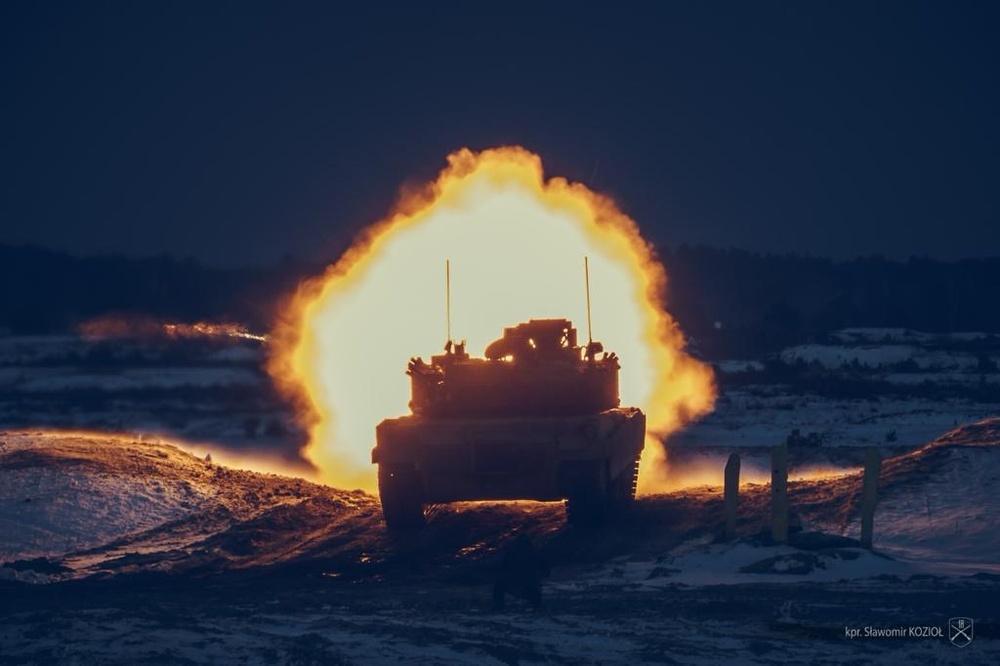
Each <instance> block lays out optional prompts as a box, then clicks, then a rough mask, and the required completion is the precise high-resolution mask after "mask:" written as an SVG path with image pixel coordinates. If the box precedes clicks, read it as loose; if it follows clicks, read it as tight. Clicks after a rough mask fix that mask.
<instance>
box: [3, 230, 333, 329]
mask: <svg viewBox="0 0 1000 666" xmlns="http://www.w3.org/2000/svg"><path fill="white" fill-rule="evenodd" d="M319 270H321V267H320V266H316V265H311V266H310V265H306V264H303V263H300V262H296V261H292V260H289V261H286V262H284V263H282V264H281V265H279V266H274V267H270V268H266V269H262V268H249V269H232V270H222V269H213V268H207V267H205V266H203V265H201V264H200V263H199V262H198V261H196V260H194V259H176V258H173V257H169V256H160V257H155V258H147V259H130V258H126V257H122V256H107V257H75V256H72V255H69V254H64V253H61V252H53V251H51V250H45V249H41V248H37V247H12V246H9V245H0V330H6V331H7V332H10V333H14V334H29V333H62V332H68V331H72V330H75V329H76V327H77V326H78V325H80V324H82V323H84V322H86V321H88V320H90V319H93V318H95V317H102V316H105V315H109V314H110V315H142V316H150V317H155V318H162V319H164V320H171V321H182V322H189V321H200V320H209V321H230V322H234V323H241V324H244V325H246V326H247V327H248V328H250V329H251V330H258V331H259V330H266V329H267V328H269V327H270V325H271V323H272V322H273V320H274V314H275V312H274V309H275V307H276V305H277V304H278V303H279V301H280V298H281V296H282V295H283V294H286V293H290V292H291V291H292V290H293V289H294V288H295V285H296V284H297V283H298V281H299V279H300V278H302V277H303V276H304V275H308V274H312V273H314V272H316V271H319Z"/></svg>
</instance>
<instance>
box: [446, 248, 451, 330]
mask: <svg viewBox="0 0 1000 666" xmlns="http://www.w3.org/2000/svg"><path fill="white" fill-rule="evenodd" d="M444 318H445V331H446V332H447V335H448V339H447V341H448V345H449V346H450V345H451V259H445V260H444Z"/></svg>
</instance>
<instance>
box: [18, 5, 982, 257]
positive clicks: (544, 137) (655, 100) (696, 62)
mask: <svg viewBox="0 0 1000 666" xmlns="http://www.w3.org/2000/svg"><path fill="white" fill-rule="evenodd" d="M997 18H998V9H997V8H996V6H995V5H993V4H986V3H965V4H962V5H959V6H953V5H947V6H945V5H940V4H935V3H899V4H896V3H884V4H879V5H877V6H862V5H846V6H845V5H837V6H818V5H816V6H789V5H784V4H771V3H766V4H763V5H754V6H752V7H750V6H745V5H732V6H723V5H705V4H691V5H681V4H671V5H669V6H664V7H658V8H655V9H654V10H649V11H642V12H638V11H633V10H630V9H628V8H615V9H604V10H602V11H601V12H592V11H587V10H585V9H579V8H570V7H565V8H564V7H561V6H558V5H546V6H544V7H540V8H535V9H533V10H532V11H531V12H522V13H514V12H498V11H494V10H489V9H485V8H469V7H448V6H446V5H435V6H433V7H426V8H412V7H391V6H386V5H383V6H380V7H375V8H363V9H362V8H353V9H350V10H340V9H337V8H334V7H332V6H330V5H326V4H321V3H315V4H314V3H303V4H296V5H294V6H292V7H289V6H277V5H273V4H269V3H239V4H227V3H212V4H211V5H203V4H195V3H190V4H188V3H177V4H171V5H169V6H167V5H155V6H153V5H131V6H126V5H114V4H92V3H88V4H85V5H79V4H74V3H65V4H59V3H48V4H45V5H27V4H17V5H6V6H4V7H3V8H2V9H0V34H2V36H3V39H2V44H0V54H2V58H3V61H4V63H5V65H6V67H5V71H6V75H7V76H6V77H5V79H6V81H5V82H6V93H7V95H6V97H7V100H8V104H7V108H6V109H5V111H6V114H5V115H6V120H7V131H6V132H5V133H4V135H3V139H2V141H3V144H2V146H0V148H2V150H3V152H4V154H5V157H6V159H5V160H4V161H3V162H2V164H3V173H2V174H0V175H2V178H3V182H4V196H3V197H2V199H0V218H2V219H3V220H4V227H3V231H2V233H0V242H2V243H8V244H21V243H30V244H37V245H42V246H44V247H50V248H53V249H58V250H64V251H68V252H71V253H74V254H83V255H103V254H111V253H117V254H122V255H124V256H127V257H135V256H156V255H159V254H161V253H166V254H170V255H174V256H179V257H184V256H193V257H195V258H197V259H198V260H199V261H202V262H204V263H206V264H208V265H218V266H228V267H232V266H241V265H269V264H273V263H274V262H275V261H277V260H279V259H280V258H281V257H282V256H283V255H285V254H291V255H295V256H299V257H302V258H304V259H308V260H319V259H321V258H322V259H324V260H325V258H326V257H328V256H329V255H330V254H331V253H332V252H333V251H335V249H337V248H340V247H343V246H344V244H345V243H346V242H347V240H349V239H350V238H351V237H352V236H353V235H354V234H355V233H356V232H358V231H359V230H360V229H362V228H363V227H364V226H366V225H367V224H370V223H372V222H375V221H377V220H379V219H380V218H382V217H383V216H384V214H385V213H386V212H387V211H389V210H390V209H391V207H392V204H393V202H394V201H395V199H396V196H397V193H398V191H399V189H400V187H401V186H403V185H405V184H407V183H413V182H424V181H427V180H429V179H431V178H433V177H434V176H435V175H436V174H437V172H438V171H439V170H440V169H441V168H442V167H443V166H444V164H445V157H446V155H447V154H448V153H450V152H452V151H454V150H457V149H459V148H461V147H463V146H468V147H470V148H473V149H483V148H487V147H492V146H496V145H504V144H519V145H523V146H524V147H526V148H528V149H529V150H533V151H535V152H537V153H539V154H540V155H541V157H542V159H543V162H544V164H545V168H546V173H547V175H550V176H551V175H562V176H565V177H567V178H569V179H570V180H574V181H580V182H583V183H585V184H587V185H588V186H590V187H591V188H593V189H595V190H596V191H599V192H602V193H605V194H608V195H610V196H612V197H613V198H614V199H615V200H616V201H617V202H618V204H619V206H620V207H621V208H622V209H623V210H624V211H625V212H626V213H628V214H629V215H630V216H631V217H633V218H634V219H635V220H636V221H637V222H638V224H639V226H640V228H641V229H642V230H643V232H644V235H645V236H646V237H647V239H648V240H650V241H652V242H654V243H656V244H660V245H670V246H677V245H680V244H707V245H714V246H719V247H735V248H740V249H746V250H748V251H751V252H763V253H772V254H779V255H780V254H786V253H789V252H791V253H798V254H810V255H816V256H830V257H832V258H834V259H850V258H853V257H855V256H870V255H878V254H880V255H884V256H885V257H886V258H888V259H905V258H906V257H909V256H911V255H916V256H921V255H926V256H929V257H932V258H935V259H942V260H955V259H958V258H961V257H966V256H993V255H996V254H998V253H1000V224H998V221H1000V206H998V203H997V195H996V187H995V184H996V183H997V182H1000V163H998V161H997V160H996V158H995V156H996V155H997V154H1000V150H998V149H1000V129H998V127H997V123H996V121H995V119H996V118H997V117H1000V87H998V86H997V85H996V81H997V76H996V65H995V63H997V62H1000V54H998V53H997V50H998V48H1000V46H998V43H997V42H996V40H995V39H994V38H993V36H994V35H995V34H996V28H997V27H998V21H997Z"/></svg>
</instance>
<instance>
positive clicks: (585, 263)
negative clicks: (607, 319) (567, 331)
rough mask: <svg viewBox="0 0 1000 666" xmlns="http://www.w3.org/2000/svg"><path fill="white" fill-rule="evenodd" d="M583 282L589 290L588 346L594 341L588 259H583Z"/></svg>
mask: <svg viewBox="0 0 1000 666" xmlns="http://www.w3.org/2000/svg"><path fill="white" fill-rule="evenodd" d="M583 282H584V284H585V286H586V288H587V344H588V345H589V344H590V343H591V342H593V341H594V337H593V336H592V335H591V329H590V263H589V260H588V258H587V257H584V258H583Z"/></svg>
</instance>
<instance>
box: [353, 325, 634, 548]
mask: <svg viewBox="0 0 1000 666" xmlns="http://www.w3.org/2000/svg"><path fill="white" fill-rule="evenodd" d="M619 369H620V364H619V359H618V357H617V356H616V355H615V354H614V353H607V352H605V351H604V349H603V347H602V345H601V343H599V342H595V341H590V342H588V343H587V344H585V345H581V344H579V343H578V341H577V332H576V329H575V328H573V325H572V323H571V322H570V321H569V320H566V319H532V320H530V321H528V322H525V323H522V324H519V325H517V326H512V327H509V328H505V329H504V331H503V336H502V337H500V338H499V339H497V340H496V341H494V342H493V343H491V344H490V345H489V346H488V347H487V348H486V351H485V353H484V355H483V357H482V358H474V357H470V356H469V354H468V353H467V352H466V351H465V344H464V342H463V343H459V344H453V343H452V342H450V341H449V342H448V344H447V345H446V346H445V350H444V353H443V354H439V355H435V356H432V357H431V359H430V361H429V362H426V361H424V360H422V359H421V358H414V359H411V360H410V362H409V365H408V367H407V370H406V373H407V374H408V375H409V376H410V388H411V400H410V411H411V414H410V415H407V416H402V417H399V418H392V419H386V420H384V421H382V422H381V423H380V424H379V425H378V426H377V428H376V430H375V441H376V444H375V448H374V449H373V450H372V463H374V464H376V465H378V483H379V495H380V497H381V501H382V511H383V516H384V518H385V522H386V525H387V527H388V528H389V529H405V528H412V527H419V526H421V525H423V524H424V509H425V507H426V506H427V505H429V504H441V503H447V502H459V501H472V500H541V501H556V500H566V502H567V505H566V508H567V519H568V520H569V522H570V523H571V524H575V525H598V524H600V523H602V522H604V521H605V520H606V519H607V518H608V517H609V516H610V515H612V514H614V513H615V512H617V511H620V510H621V509H624V508H625V507H627V506H628V505H629V504H630V503H631V502H632V500H633V499H634V497H635V485H636V479H637V476H638V466H639V458H640V456H641V454H642V449H643V442H644V439H645V430H646V417H645V415H644V414H643V413H642V411H641V410H639V409H638V408H635V407H622V406H621V405H620V400H619V395H618V372H619Z"/></svg>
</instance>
